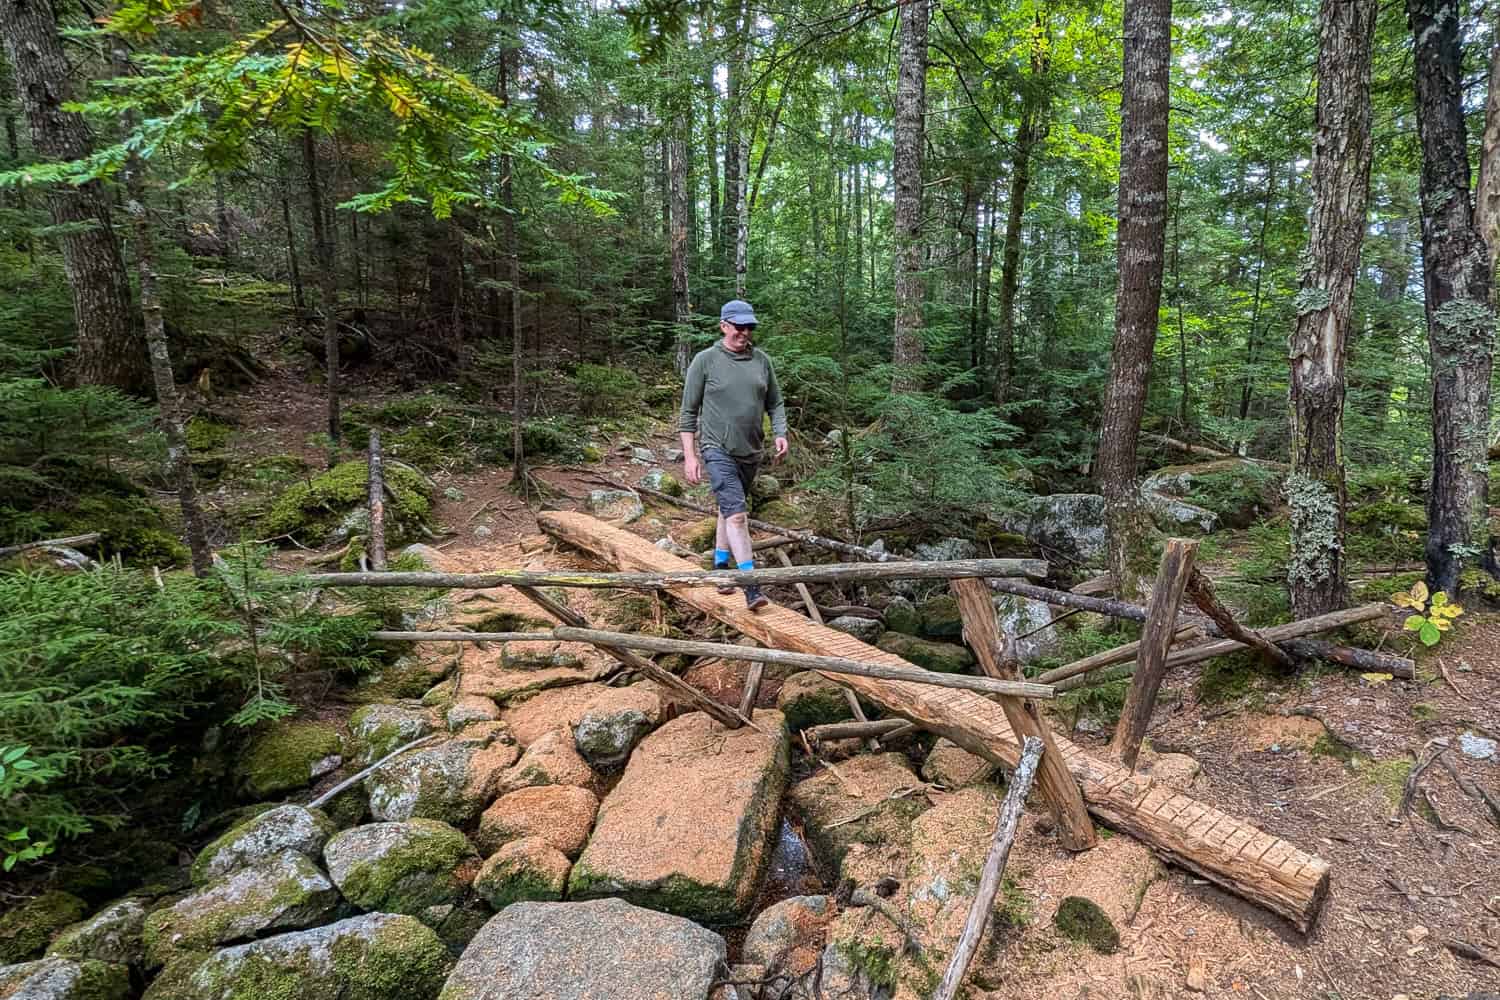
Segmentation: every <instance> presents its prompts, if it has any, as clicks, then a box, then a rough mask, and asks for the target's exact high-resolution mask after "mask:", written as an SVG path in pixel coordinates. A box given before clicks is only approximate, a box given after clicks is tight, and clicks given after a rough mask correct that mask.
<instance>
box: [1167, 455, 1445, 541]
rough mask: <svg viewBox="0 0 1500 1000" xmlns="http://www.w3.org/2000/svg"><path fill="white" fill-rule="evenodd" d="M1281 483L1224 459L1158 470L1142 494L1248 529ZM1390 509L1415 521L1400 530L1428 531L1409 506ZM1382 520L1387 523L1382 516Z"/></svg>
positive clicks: (1263, 470)
mask: <svg viewBox="0 0 1500 1000" xmlns="http://www.w3.org/2000/svg"><path fill="white" fill-rule="evenodd" d="M1280 481H1281V474H1279V473H1277V472H1276V471H1275V470H1274V469H1272V468H1269V467H1267V466H1265V465H1262V464H1260V463H1257V462H1253V461H1249V460H1247V459H1242V458H1223V459H1215V460H1213V461H1209V462H1196V463H1193V464H1190V465H1172V466H1167V467H1165V468H1161V469H1157V470H1156V471H1155V472H1153V473H1151V474H1150V475H1149V476H1147V477H1146V480H1145V482H1143V483H1142V484H1141V490H1142V492H1143V493H1145V494H1147V495H1148V501H1147V502H1148V503H1149V502H1150V500H1149V495H1150V494H1158V495H1160V496H1161V497H1162V498H1163V499H1172V498H1182V499H1185V500H1189V501H1191V504H1190V505H1191V506H1194V507H1195V508H1197V509H1199V510H1206V512H1207V513H1209V514H1210V515H1211V516H1213V517H1214V518H1215V519H1216V520H1217V521H1219V522H1220V523H1222V524H1224V525H1225V526H1227V527H1230V528H1248V527H1249V526H1250V525H1252V524H1254V523H1255V522H1256V521H1257V520H1258V519H1260V518H1261V517H1262V516H1264V514H1265V512H1266V511H1267V510H1269V509H1270V508H1271V507H1274V506H1275V505H1276V502H1277V499H1278V498H1277V491H1278V489H1279V487H1280ZM1383 505H1384V504H1380V505H1372V506H1383ZM1391 506H1392V507H1395V508H1398V510H1397V511H1395V513H1398V514H1400V513H1406V512H1405V511H1400V510H1399V508H1400V507H1401V506H1407V510H1408V511H1410V512H1411V513H1412V514H1415V515H1416V517H1417V520H1416V521H1415V522H1414V523H1410V522H1409V523H1406V524H1402V525H1401V527H1404V528H1412V527H1415V528H1425V527H1427V521H1426V519H1425V518H1422V517H1421V516H1420V514H1418V513H1417V512H1416V511H1415V510H1412V508H1411V507H1410V506H1409V505H1400V504H1392V505H1391ZM1387 510H1389V508H1387ZM1381 517H1382V519H1383V520H1388V519H1389V515H1388V514H1387V513H1385V512H1382V514H1381ZM1359 522H1360V518H1359V517H1358V510H1357V509H1356V510H1351V511H1350V518H1349V523H1350V524H1351V525H1353V526H1355V527H1356V528H1357V527H1358V526H1359Z"/></svg>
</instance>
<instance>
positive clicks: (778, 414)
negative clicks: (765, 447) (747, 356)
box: [766, 358, 786, 437]
mask: <svg viewBox="0 0 1500 1000" xmlns="http://www.w3.org/2000/svg"><path fill="white" fill-rule="evenodd" d="M766 412H767V413H769V414H770V415H771V434H772V436H774V437H786V400H784V399H782V398H781V386H780V385H779V384H778V383H777V382H776V366H775V365H773V364H771V359H770V358H766Z"/></svg>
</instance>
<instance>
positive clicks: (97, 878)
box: [57, 865, 120, 904]
mask: <svg viewBox="0 0 1500 1000" xmlns="http://www.w3.org/2000/svg"><path fill="white" fill-rule="evenodd" d="M57 887H58V888H59V889H62V890H63V891H65V892H71V893H72V894H73V895H75V896H80V897H82V898H83V899H85V900H87V901H89V902H90V903H95V904H98V903H103V902H105V901H107V900H108V899H110V897H112V896H113V895H115V893H116V892H118V891H119V889H120V884H119V883H118V882H117V881H116V879H115V876H113V875H111V874H110V872H109V870H108V869H107V868H103V867H101V866H99V865H79V866H77V867H76V868H68V869H65V870H64V871H62V872H60V873H59V874H58V878H57Z"/></svg>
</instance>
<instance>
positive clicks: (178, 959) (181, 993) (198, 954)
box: [141, 951, 209, 1000]
mask: <svg viewBox="0 0 1500 1000" xmlns="http://www.w3.org/2000/svg"><path fill="white" fill-rule="evenodd" d="M208 956H209V953H208V952H206V951H185V952H182V953H180V954H177V955H174V956H172V959H171V961H169V962H167V964H166V965H165V966H164V967H163V968H162V969H161V971H160V972H158V973H157V974H156V977H155V978H154V979H152V980H151V985H150V986H149V987H148V988H147V989H146V994H145V996H144V997H142V998H141V1000H178V998H179V997H188V996H192V995H193V994H194V993H195V992H196V991H195V990H193V988H192V986H191V985H190V984H191V981H192V978H193V973H195V972H197V971H198V967H199V966H201V965H202V964H203V963H204V962H206V961H207V960H208Z"/></svg>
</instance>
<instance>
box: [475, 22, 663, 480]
mask: <svg viewBox="0 0 1500 1000" xmlns="http://www.w3.org/2000/svg"><path fill="white" fill-rule="evenodd" d="M519 54H520V53H519V52H518V51H517V50H516V49H513V48H507V49H506V51H504V52H503V53H501V56H500V104H501V105H502V106H503V107H506V108H509V107H510V74H511V73H512V72H513V71H514V67H515V62H516V61H517V60H518V57H519ZM514 167H515V164H514V161H513V160H512V159H511V157H510V155H509V154H507V155H505V156H502V157H500V204H501V208H502V210H503V216H502V218H503V219H504V221H503V223H502V226H501V229H502V235H503V237H504V240H505V256H506V260H505V265H506V279H507V282H508V283H509V284H510V294H509V300H510V401H511V402H510V450H511V479H510V482H511V488H512V489H514V490H518V491H519V492H520V493H521V495H522V496H525V495H526V492H527V484H526V479H527V472H526V445H525V438H524V435H523V433H522V421H523V419H524V417H525V412H526V411H525V395H526V379H525V370H524V366H523V365H522V363H521V357H522V355H523V353H524V352H525V344H526V339H525V337H523V336H522V335H521V249H520V247H519V246H517V237H516V196H515V172H514ZM641 207H642V208H645V205H644V204H643V205H642V206H641Z"/></svg>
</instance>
